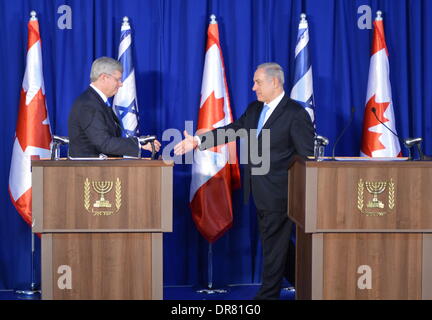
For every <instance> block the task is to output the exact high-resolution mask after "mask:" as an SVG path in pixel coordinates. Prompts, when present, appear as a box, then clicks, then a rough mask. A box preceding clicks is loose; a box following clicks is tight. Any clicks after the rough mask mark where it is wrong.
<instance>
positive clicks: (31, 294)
mask: <svg viewBox="0 0 432 320" xmlns="http://www.w3.org/2000/svg"><path fill="white" fill-rule="evenodd" d="M30 23H35V24H36V26H37V35H38V37H39V38H40V35H39V24H38V18H37V14H36V11H34V10H32V11H31V12H30V21H29V24H30ZM29 34H30V31H29ZM29 37H30V35H29ZM39 41H40V39H39ZM27 57H28V55H27ZM40 62H42V58H40ZM41 65H42V64H41ZM27 68H28V65H27V66H26V73H27ZM41 68H42V67H41ZM40 72H41V74H42V70H40ZM42 89H43V84H42ZM45 108H46V106H45ZM47 117H48V116H47ZM49 134H50V135H51V133H49ZM51 140H52V139H51ZM23 151H24V150H23ZM33 226H34V220H33V223H32V225H31V229H30V234H31V253H30V254H31V256H30V268H31V271H30V272H31V284H30V290H26V289H24V290H15V293H16V294H17V295H18V298H21V299H39V298H40V295H39V294H40V292H41V291H40V290H38V288H37V286H36V282H35V274H36V272H35V263H34V257H35V240H34V233H33Z"/></svg>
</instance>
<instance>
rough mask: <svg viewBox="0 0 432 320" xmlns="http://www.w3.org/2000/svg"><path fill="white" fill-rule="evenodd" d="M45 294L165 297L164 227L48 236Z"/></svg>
mask: <svg viewBox="0 0 432 320" xmlns="http://www.w3.org/2000/svg"><path fill="white" fill-rule="evenodd" d="M42 251H43V256H42V259H43V263H44V267H43V272H42V299H44V300H51V299H54V300H59V299H60V300H70V299H84V300H91V299H97V300H108V299H116V300H120V299H121V300H123V299H126V300H132V299H139V300H150V299H151V300H161V299H163V292H162V285H163V284H162V270H163V268H162V267H163V266H162V233H53V234H44V235H43V236H42Z"/></svg>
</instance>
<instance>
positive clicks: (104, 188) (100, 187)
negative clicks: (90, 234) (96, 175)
mask: <svg viewBox="0 0 432 320" xmlns="http://www.w3.org/2000/svg"><path fill="white" fill-rule="evenodd" d="M113 187H114V189H115V201H114V207H113V205H112V203H111V202H110V201H109V200H108V199H106V198H105V195H107V194H109V193H110V192H111V190H112V189H113ZM92 189H93V190H94V191H95V192H96V193H97V194H98V195H99V196H98V197H97V198H95V200H96V201H95V202H94V203H93V205H91V201H90V198H91V190H92ZM121 202H122V199H121V182H120V179H119V178H117V180H116V182H115V183H114V182H113V181H91V183H90V180H89V178H86V179H85V181H84V208H85V209H86V210H87V211H88V212H89V213H92V214H93V215H94V216H110V215H112V214H114V213H117V212H118V211H119V210H120V207H121Z"/></svg>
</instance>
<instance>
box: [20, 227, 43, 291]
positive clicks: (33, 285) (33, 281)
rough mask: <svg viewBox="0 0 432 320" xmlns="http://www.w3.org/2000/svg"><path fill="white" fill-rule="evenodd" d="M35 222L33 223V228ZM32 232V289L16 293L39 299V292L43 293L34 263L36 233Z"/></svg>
mask: <svg viewBox="0 0 432 320" xmlns="http://www.w3.org/2000/svg"><path fill="white" fill-rule="evenodd" d="M33 225H34V222H33V224H32V228H33ZM30 234H31V257H30V260H31V262H30V268H31V283H30V289H29V290H16V291H15V293H16V294H17V295H18V296H19V297H20V298H23V299H39V294H40V293H41V291H40V290H38V288H37V285H36V280H35V275H36V271H35V263H34V257H35V240H34V237H35V235H34V233H33V231H31V232H30Z"/></svg>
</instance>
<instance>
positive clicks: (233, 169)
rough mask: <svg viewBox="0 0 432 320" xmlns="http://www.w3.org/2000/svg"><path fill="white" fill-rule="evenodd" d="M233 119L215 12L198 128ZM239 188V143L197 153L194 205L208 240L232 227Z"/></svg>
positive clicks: (194, 213)
mask: <svg viewBox="0 0 432 320" xmlns="http://www.w3.org/2000/svg"><path fill="white" fill-rule="evenodd" d="M232 122H233V117H232V112H231V106H230V100H229V95H228V86H227V82H226V77H225V66H224V63H223V57H222V50H221V46H220V42H219V30H218V25H217V22H216V18H215V16H214V15H212V16H211V22H210V24H209V27H208V31H207V48H206V55H205V63H204V72H203V80H202V86H201V103H200V110H199V114H198V125H197V130H198V131H199V132H200V133H203V132H206V131H209V130H213V129H214V128H218V127H222V126H225V125H227V124H230V123H232ZM239 187H240V171H239V166H238V161H237V153H236V144H235V142H230V143H228V144H225V145H222V146H218V147H215V148H211V149H208V150H205V151H199V150H198V151H196V152H195V156H194V163H193V164H192V182H191V187H190V207H191V210H192V218H193V220H194V222H195V224H196V226H197V228H198V230H199V231H200V233H201V234H202V236H203V237H204V238H205V239H206V240H207V241H208V242H211V243H212V242H214V241H216V240H217V239H218V238H219V237H221V236H222V235H223V234H224V233H225V231H227V230H228V229H229V228H230V227H231V226H232V221H233V213H232V202H231V191H232V189H236V188H239Z"/></svg>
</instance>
